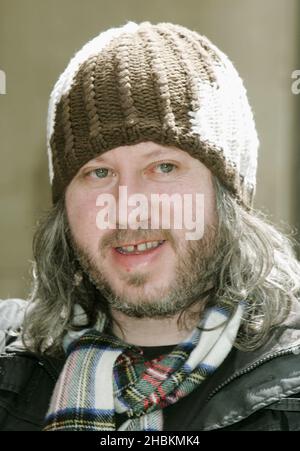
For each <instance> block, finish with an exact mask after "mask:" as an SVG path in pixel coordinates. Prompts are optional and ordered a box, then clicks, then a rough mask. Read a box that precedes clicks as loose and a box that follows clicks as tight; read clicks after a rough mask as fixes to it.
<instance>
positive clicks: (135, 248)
mask: <svg viewBox="0 0 300 451" xmlns="http://www.w3.org/2000/svg"><path fill="white" fill-rule="evenodd" d="M163 242H164V240H161V241H148V242H147V243H140V244H138V245H131V246H122V247H118V248H117V249H120V250H121V251H122V252H126V253H131V252H134V251H139V252H143V251H146V250H148V249H154V248H155V247H157V246H159V245H160V244H162V243H163Z"/></svg>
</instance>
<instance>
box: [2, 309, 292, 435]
mask: <svg viewBox="0 0 300 451" xmlns="http://www.w3.org/2000/svg"><path fill="white" fill-rule="evenodd" d="M299 323H300V321H299V317H298V315H293V316H291V317H290V318H289V320H288V322H287V323H285V324H283V325H282V326H281V327H278V328H277V329H276V330H275V332H274V333H273V335H272V337H271V339H270V340H269V341H268V343H267V344H266V345H265V346H264V347H263V348H260V349H258V350H256V351H253V352H241V351H238V350H236V349H233V350H232V351H231V353H230V354H229V356H228V357H227V358H226V360H225V361H224V362H223V364H222V365H221V366H220V367H219V368H218V370H217V371H216V372H215V373H214V374H213V375H212V376H210V377H209V378H208V379H207V380H206V381H204V382H203V384H201V385H200V386H199V387H198V389H197V390H195V391H194V392H193V393H191V394H190V395H189V396H187V397H186V398H183V399H181V400H180V401H179V402H178V403H176V404H174V405H172V406H169V407H168V408H166V409H165V410H164V417H165V423H164V424H165V426H164V429H165V430H180V431H204V430H205V431H210V430H234V431H257V430H264V431H278V430H292V431H296V430H297V431H300V327H299ZM63 364H64V362H63V361H60V360H56V359H53V358H49V357H45V356H42V357H38V356H36V355H34V354H32V353H29V352H13V353H6V354H2V355H1V356H0V430H3V431H21V430H41V429H42V426H43V421H44V417H45V414H46V412H47V409H48V405H49V401H50V398H51V394H52V391H53V388H54V386H55V382H56V380H57V378H58V375H59V373H60V371H61V369H62V367H63Z"/></svg>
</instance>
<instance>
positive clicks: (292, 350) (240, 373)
mask: <svg viewBox="0 0 300 451" xmlns="http://www.w3.org/2000/svg"><path fill="white" fill-rule="evenodd" d="M295 351H297V352H295ZM296 353H298V354H299V353H300V348H299V345H298V346H295V347H294V348H290V349H284V350H282V351H277V352H275V353H274V354H271V355H268V356H266V357H264V358H263V359H260V360H257V361H256V362H255V363H252V365H249V366H248V367H247V368H245V369H243V370H241V371H238V372H237V373H235V374H233V375H232V376H230V377H229V378H228V379H226V380H225V381H224V382H222V384H220V385H218V386H217V387H216V388H215V389H214V390H213V391H212V392H211V393H210V394H209V395H208V397H207V401H206V402H208V401H209V400H210V399H211V398H212V397H213V396H215V394H216V393H218V392H219V391H220V390H222V388H224V387H225V385H227V384H229V383H230V382H232V381H233V380H234V379H237V378H238V377H241V376H243V375H244V374H247V373H250V372H251V371H252V370H254V369H255V368H257V367H258V366H260V365H262V364H263V363H266V362H268V361H270V360H273V359H274V358H276V357H281V356H283V355H289V354H296Z"/></svg>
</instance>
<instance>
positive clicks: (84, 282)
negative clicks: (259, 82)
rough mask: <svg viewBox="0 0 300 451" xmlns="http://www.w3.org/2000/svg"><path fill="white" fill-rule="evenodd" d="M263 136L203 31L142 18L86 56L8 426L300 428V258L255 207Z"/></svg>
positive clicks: (13, 364) (75, 79)
mask: <svg viewBox="0 0 300 451" xmlns="http://www.w3.org/2000/svg"><path fill="white" fill-rule="evenodd" d="M257 148H258V139H257V135H256V130H255V125H254V121H253V116H252V112H251V109H250V107H249V104H248V100H247V96H246V91H245V89H244V87H243V83H242V81H241V79H240V77H239V76H238V74H237V72H236V70H235V69H234V67H233V65H232V64H231V62H230V61H229V60H228V58H227V57H226V56H225V55H224V54H223V53H222V52H221V51H220V50H219V49H217V48H216V47H215V46H214V45H213V44H211V43H210V41H209V40H208V39H206V38H205V37H203V36H200V35H198V34H197V33H195V32H193V31H190V30H188V29H186V28H184V27H181V26H178V25H172V24H168V23H161V24H157V25H152V24H150V23H148V22H144V23H141V24H135V23H131V22H130V23H128V24H127V25H125V26H123V27H120V28H117V29H110V30H108V31H106V32H104V33H101V34H100V35H99V36H97V37H96V38H95V39H93V40H92V41H90V42H89V43H87V44H86V45H85V46H84V47H83V48H82V49H81V50H80V51H79V52H78V53H77V54H76V55H75V57H74V58H73V59H72V60H71V61H70V63H69V65H68V67H67V68H66V70H65V71H64V73H63V74H62V75H61V77H60V78H59V80H58V81H57V83H56V85H55V87H54V89H53V92H52V94H51V98H50V105H49V117H48V149H49V165H50V178H51V183H52V193H53V207H52V209H51V210H50V212H49V214H48V215H47V216H46V217H45V218H44V219H43V221H41V223H40V224H39V226H38V228H37V231H36V235H35V238H34V258H35V268H34V283H33V291H32V294H31V297H30V302H29V304H28V307H27V308H26V314H25V318H24V322H23V323H22V332H21V333H20V335H19V336H18V337H17V339H16V340H12V339H10V340H9V344H8V345H7V346H6V350H5V353H3V354H2V357H1V359H0V365H1V368H2V370H3V371H2V374H3V377H2V380H1V382H0V390H1V391H0V393H1V395H0V424H1V427H2V429H4V430H17V429H32V430H40V429H44V430H46V431H47V430H48V431H52V430H96V431H114V430H120V431H123V430H137V431H138V430H142V431H149V430H153V431H161V430H182V431H189V430H190V431H191V430H196V431H202V430H220V429H221V430H297V429H300V400H299V392H300V360H299V356H298V354H299V352H300V330H299V325H300V316H299V305H298V299H299V292H300V267H299V263H298V262H297V260H296V258H295V256H294V253H293V251H292V247H291V244H290V242H289V240H288V239H287V238H286V237H284V236H283V235H281V234H280V233H279V232H278V231H277V230H276V229H275V228H274V227H273V226H271V225H270V224H268V223H267V222H266V220H264V219H263V218H262V217H261V215H259V214H258V213H257V212H255V211H254V210H253V209H252V207H251V205H252V200H253V196H254V192H255V174H256V159H257ZM175 194H176V196H175V197H174V195H175ZM155 196H165V197H164V199H167V200H168V199H169V200H170V199H172V202H169V204H168V205H167V204H166V203H165V204H164V203H163V202H161V203H160V202H157V199H158V198H157V197H155ZM172 196H173V197H172ZM179 213H180V214H179ZM170 218H171V221H170V222H169V223H168V221H167V219H170ZM182 218H183V219H184V220H183V221H181V222H180V219H182ZM165 224H167V226H165ZM5 302H6V308H9V302H10V301H5ZM49 406H50V407H49Z"/></svg>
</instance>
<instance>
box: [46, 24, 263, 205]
mask: <svg viewBox="0 0 300 451" xmlns="http://www.w3.org/2000/svg"><path fill="white" fill-rule="evenodd" d="M148 140H151V141H154V142H156V143H160V144H164V145H173V146H177V147H179V148H181V149H183V150H185V151H187V152H189V153H190V155H192V156H193V157H195V158H198V159H199V160H201V161H202V162H203V163H204V164H205V165H206V166H207V167H208V168H209V169H210V170H211V171H212V172H213V173H214V174H215V175H216V176H217V177H219V178H220V180H221V181H222V182H223V184H224V185H225V186H226V187H227V188H228V189H229V190H231V192H233V193H234V194H235V195H236V196H237V198H238V199H239V200H241V201H242V202H243V203H244V204H245V205H249V204H251V201H252V198H253V195H254V191H255V177H256V164H257V148H258V139H257V134H256V130H255V124H254V120H253V115H252V112H251V108H250V106H249V103H248V100H247V95H246V90H245V88H244V86H243V83H242V80H241V79H240V77H239V75H238V74H237V72H236V70H235V68H234V67H233V65H232V63H231V62H230V61H229V59H228V58H227V57H226V56H225V55H224V54H223V53H222V52H221V51H220V50H218V49H217V48H216V47H215V46H214V45H213V44H211V42H210V41H209V40H208V39H207V38H206V37H204V36H200V35H199V34H198V33H196V32H193V31H191V30H188V29H187V28H184V27H182V26H179V25H173V24H170V23H160V24H157V25H153V24H150V23H149V22H143V23H141V24H139V25H138V24H135V23H133V22H129V23H128V24H126V25H125V26H123V27H120V28H116V29H110V30H107V31H106V32H103V33H101V34H100V35H99V36H97V37H96V38H94V39H93V40H91V41H90V42H88V43H87V44H86V45H85V46H84V47H83V48H82V49H81V50H80V51H79V52H78V53H77V54H76V55H75V56H74V58H73V59H72V60H71V61H70V63H69V65H68V67H67V68H66V70H65V71H64V72H63V74H62V75H61V76H60V78H59V80H58V81H57V83H56V85H55V87H54V89H53V92H52V94H51V98H50V104H49V114H48V152H49V167H50V178H51V181H52V189H53V201H54V202H56V201H57V200H58V199H59V198H60V196H61V195H62V193H63V192H64V190H65V188H66V187H67V185H68V184H69V183H70V181H71V180H72V178H73V177H74V176H75V174H76V173H77V171H78V170H79V169H80V167H81V166H82V165H84V164H85V163H87V162H88V161H89V160H90V159H92V158H95V157H96V156H97V155H100V154H102V153H103V152H105V151H107V150H110V149H113V148H115V147H119V146H122V145H129V144H136V143H139V142H142V141H148Z"/></svg>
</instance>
